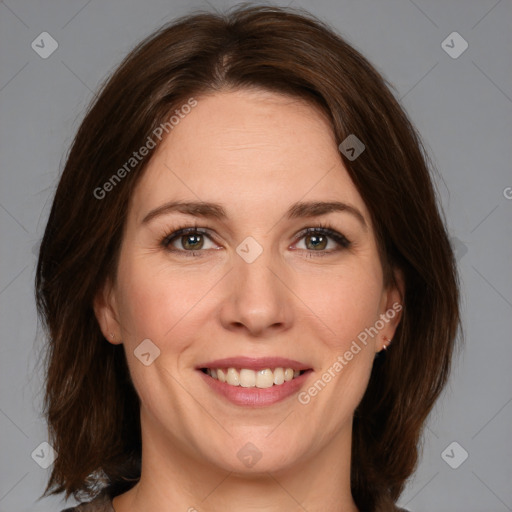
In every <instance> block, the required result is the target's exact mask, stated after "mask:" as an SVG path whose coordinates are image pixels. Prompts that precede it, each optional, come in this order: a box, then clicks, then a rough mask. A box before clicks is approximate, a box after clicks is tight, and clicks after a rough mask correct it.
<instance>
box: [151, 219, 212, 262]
mask: <svg viewBox="0 0 512 512" xmlns="http://www.w3.org/2000/svg"><path fill="white" fill-rule="evenodd" d="M205 242H209V243H212V239H211V237H210V236H209V235H208V231H207V230H206V229H203V228H199V227H197V226H194V227H186V228H181V229H178V230H176V231H173V232H172V233H171V234H170V235H166V236H165V237H164V239H163V240H162V242H161V243H162V245H163V246H164V247H165V248H166V249H167V250H169V251H171V252H180V253H182V254H184V255H186V256H201V254H200V252H201V251H202V250H203V249H214V248H216V247H215V246H213V247H208V243H206V247H205ZM195 251H199V252H198V253H196V252H195ZM203 252H204V251H203Z"/></svg>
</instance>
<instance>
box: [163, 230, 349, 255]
mask: <svg viewBox="0 0 512 512" xmlns="http://www.w3.org/2000/svg"><path fill="white" fill-rule="evenodd" d="M296 238H297V240H298V241H299V242H301V241H302V240H304V247H303V248H302V247H297V249H299V250H301V251H306V252H308V253H310V254H311V256H312V257H313V256H327V255H329V254H332V253H335V252H338V251H341V250H343V249H347V248H349V247H350V246H351V242H350V241H349V240H348V239H347V238H346V237H345V236H344V235H342V234H341V233H339V232H338V231H335V230H334V229H332V228H330V227H328V226H316V227H311V228H307V229H305V230H303V231H301V232H300V233H299V234H298V235H297V237H296ZM208 243H209V244H213V240H212V237H211V236H210V235H209V234H208V230H207V229H204V228H200V227H198V226H193V227H192V226H189V227H183V228H179V229H177V230H175V231H173V232H172V233H171V234H169V235H165V236H164V237H163V239H162V241H161V245H162V246H163V247H165V248H166V249H167V250H168V251H170V252H174V253H180V254H183V255H184V256H192V257H201V256H204V253H205V251H206V250H208V249H209V250H212V249H219V247H218V246H216V245H214V244H213V245H210V246H208ZM331 246H333V247H331ZM325 249H327V250H325Z"/></svg>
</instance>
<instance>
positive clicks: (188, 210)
mask: <svg viewBox="0 0 512 512" xmlns="http://www.w3.org/2000/svg"><path fill="white" fill-rule="evenodd" d="M172 212H179V213H184V214H187V215H193V216H195V217H204V218H214V219H218V220H226V219H227V218H228V215H227V213H226V210H225V209H224V208H223V207H222V206H221V205H220V204H218V203H207V202H203V201H186V202H185V201H171V202H169V203H165V204H163V205H162V206H159V207H158V208H155V209H154V210H151V211H150V212H149V213H148V214H147V215H146V216H145V217H144V219H143V220H142V224H147V223H148V222H150V221H151V220H153V219H154V218H155V217H159V216H161V215H165V214H168V213H172ZM331 212H347V213H350V214H352V215H353V216H354V217H356V218H357V219H358V220H359V222H360V223H361V224H362V226H363V227H364V228H365V229H366V228H367V224H366V220H365V218H364V216H363V214H362V213H361V212H360V211H359V210H358V209H357V208H356V207H355V206H351V205H349V204H346V203H342V202H340V201H327V202H324V201H309V202H297V203H294V204H292V205H291V206H290V207H289V209H288V211H287V212H286V214H285V216H286V218H287V219H289V220H291V219H299V218H308V217H319V216H321V215H325V214H327V213H331Z"/></svg>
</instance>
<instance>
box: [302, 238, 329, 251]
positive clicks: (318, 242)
mask: <svg viewBox="0 0 512 512" xmlns="http://www.w3.org/2000/svg"><path fill="white" fill-rule="evenodd" d="M306 240H309V241H310V242H312V244H313V248H314V249H318V248H320V249H325V247H326V245H327V238H326V237H325V236H323V235H308V236H307V237H306ZM306 245H308V244H307V243H306Z"/></svg>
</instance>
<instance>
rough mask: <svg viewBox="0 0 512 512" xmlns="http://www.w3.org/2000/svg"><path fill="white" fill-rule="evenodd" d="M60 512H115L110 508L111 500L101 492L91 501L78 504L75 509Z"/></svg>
mask: <svg viewBox="0 0 512 512" xmlns="http://www.w3.org/2000/svg"><path fill="white" fill-rule="evenodd" d="M61 512H115V510H114V507H113V506H112V500H111V499H110V497H109V496H108V495H107V494H106V493H104V492H102V493H100V495H99V496H96V498H94V499H93V500H92V501H89V502H87V503H85V502H84V503H80V504H79V505H76V506H75V507H71V508H66V509H65V510H62V511H61Z"/></svg>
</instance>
